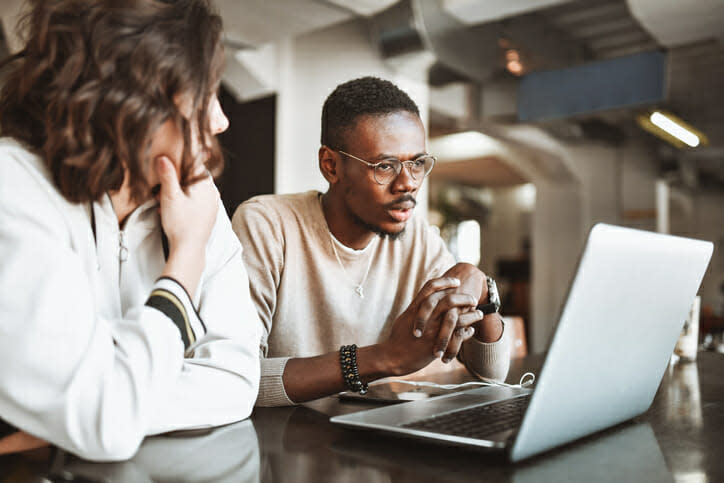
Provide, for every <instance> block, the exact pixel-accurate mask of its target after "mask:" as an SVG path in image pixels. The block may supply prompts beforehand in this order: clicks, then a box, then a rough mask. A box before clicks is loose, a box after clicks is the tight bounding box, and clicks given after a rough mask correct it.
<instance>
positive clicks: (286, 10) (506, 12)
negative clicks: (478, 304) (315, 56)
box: [0, 0, 724, 189]
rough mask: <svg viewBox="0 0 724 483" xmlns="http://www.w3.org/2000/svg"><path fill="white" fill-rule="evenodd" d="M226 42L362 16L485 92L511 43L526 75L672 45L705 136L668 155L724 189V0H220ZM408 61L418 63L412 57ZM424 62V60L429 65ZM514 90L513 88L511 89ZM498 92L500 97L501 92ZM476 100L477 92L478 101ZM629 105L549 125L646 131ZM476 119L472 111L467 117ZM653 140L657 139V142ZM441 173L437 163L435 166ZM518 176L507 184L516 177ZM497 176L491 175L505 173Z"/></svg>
mask: <svg viewBox="0 0 724 483" xmlns="http://www.w3.org/2000/svg"><path fill="white" fill-rule="evenodd" d="M20 3H21V0H3V2H0V16H1V17H2V20H3V24H4V26H5V31H6V33H7V34H8V37H9V38H8V44H9V46H10V48H11V50H13V47H14V44H15V43H16V42H15V39H13V38H12V35H11V33H10V30H9V28H8V26H9V25H11V24H12V22H13V20H14V13H15V11H16V10H17V7H18V5H19V4H20ZM215 3H216V5H217V6H218V8H219V10H220V12H221V14H222V16H223V18H224V23H225V29H226V31H225V37H226V43H227V46H228V47H229V48H230V50H239V51H247V52H252V51H254V50H259V49H258V48H259V47H262V46H263V45H265V44H268V43H270V42H274V41H278V40H281V39H283V38H290V37H294V36H298V35H301V34H304V33H308V32H312V31H314V30H318V29H322V28H325V27H328V26H331V25H334V24H337V23H340V22H344V21H348V20H352V19H355V18H356V19H363V20H364V21H366V22H367V23H368V25H369V28H370V32H371V34H372V37H371V38H372V39H373V42H375V43H376V44H377V47H378V48H379V50H380V53H381V55H382V56H383V57H385V58H386V59H387V60H388V61H389V63H390V65H391V66H393V67H395V66H397V67H398V68H399V65H402V63H401V62H396V59H398V58H399V56H400V55H408V56H409V55H410V54H415V52H419V53H420V54H421V55H426V56H428V57H429V56H430V54H432V56H433V57H434V63H433V64H432V67H431V68H429V69H428V70H426V71H425V72H422V73H415V72H412V73H410V74H411V75H415V74H418V75H424V76H425V78H426V79H427V80H428V81H429V82H430V83H431V85H433V86H445V85H446V84H449V83H454V82H464V83H468V84H469V85H473V86H475V87H476V88H479V89H480V92H479V93H478V94H477V96H476V95H473V96H469V97H470V98H471V99H473V100H476V97H478V98H482V97H485V96H486V95H487V94H488V93H489V91H490V90H491V89H492V88H493V87H495V86H500V85H503V86H505V85H506V84H508V85H513V86H514V85H515V83H516V82H518V77H516V76H514V75H512V74H511V73H510V72H509V71H508V70H506V65H507V64H506V63H507V59H506V51H508V50H510V49H515V50H516V51H517V52H519V54H520V60H521V64H522V68H523V71H522V74H526V73H528V72H533V71H540V70H550V69H560V68H564V67H568V66H574V65H578V64H581V63H586V62H595V61H599V60H602V59H611V58H616V57H620V56H624V55H628V54H634V53H637V52H646V51H651V50H654V49H662V50H664V51H665V52H667V59H668V62H667V69H668V70H667V79H666V80H667V87H668V92H667V97H666V100H665V102H664V103H662V104H663V106H661V107H665V108H667V109H668V110H670V111H672V112H673V113H674V114H676V115H678V116H679V117H681V118H682V119H684V120H686V121H687V122H689V123H691V124H692V125H694V126H695V127H697V128H698V129H700V130H701V131H703V132H704V133H705V134H706V135H707V136H708V138H709V141H710V144H709V146H707V147H702V148H697V149H693V150H688V151H686V152H679V151H676V150H672V151H670V154H669V157H675V158H677V159H680V160H685V162H686V163H688V164H689V165H692V164H693V165H695V166H696V168H697V169H699V170H701V172H702V173H704V177H705V178H711V179H714V180H718V182H719V183H720V184H721V186H722V187H723V189H724V89H722V81H721V79H724V48H723V44H724V29H723V28H722V26H724V1H722V0H516V1H515V2H511V1H509V0H485V1H481V0H273V1H269V0H216V2H215ZM405 65H415V64H414V63H405ZM421 65H426V66H429V62H428V63H424V64H421ZM514 90H515V89H514V88H513V89H511V88H507V91H508V92H514ZM499 97H500V96H499ZM476 101H479V99H477V100H476ZM509 104H510V109H509V112H507V113H506V109H505V106H502V109H499V110H498V112H496V113H495V114H494V115H490V114H489V113H488V112H486V111H485V109H482V110H481V109H480V108H479V106H475V107H473V108H471V112H473V113H474V115H477V116H479V118H480V119H479V120H480V121H485V122H490V121H495V122H511V121H514V120H515V98H514V97H513V96H511V100H510V101H509ZM633 114H634V111H633V109H632V110H626V109H624V110H617V111H616V112H608V113H592V114H591V115H590V116H579V117H577V118H576V119H570V120H563V121H559V122H552V123H548V124H545V123H544V124H543V127H544V128H546V129H548V130H549V132H551V133H553V134H554V135H558V136H563V137H571V136H572V137H576V136H578V137H582V138H586V137H589V136H591V137H593V138H596V137H599V138H600V139H603V140H615V139H618V138H620V137H621V136H625V135H626V134H627V133H631V132H635V133H637V134H636V135H641V133H640V131H639V130H638V128H636V127H635V125H634V124H633V121H632V119H633V117H634V115H633ZM468 117H469V116H468ZM430 123H431V125H430V130H431V133H441V132H446V131H450V130H460V129H461V128H464V127H465V123H467V124H470V119H469V118H468V119H465V120H461V119H455V118H451V117H450V116H448V115H445V114H442V113H440V112H435V110H434V106H433V111H432V112H431V113H430ZM652 141H653V140H652ZM436 171H437V169H436ZM516 179H517V178H516V177H515V176H511V178H510V180H511V182H517V181H516ZM499 181H500V180H497V181H496V182H499Z"/></svg>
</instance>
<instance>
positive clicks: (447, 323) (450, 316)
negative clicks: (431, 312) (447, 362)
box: [433, 308, 460, 357]
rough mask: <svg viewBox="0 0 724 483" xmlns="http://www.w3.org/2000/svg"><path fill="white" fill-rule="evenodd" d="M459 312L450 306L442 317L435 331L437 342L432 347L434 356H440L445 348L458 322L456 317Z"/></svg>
mask: <svg viewBox="0 0 724 483" xmlns="http://www.w3.org/2000/svg"><path fill="white" fill-rule="evenodd" d="M459 315H460V312H459V311H458V309H457V308H452V309H450V310H448V311H447V312H445V316H444V317H443V318H442V323H441V324H440V330H439V331H438V333H437V342H436V343H435V347H434V348H433V354H435V357H442V355H443V353H444V351H445V349H446V348H447V345H448V342H450V338H451V337H452V335H453V332H454V331H455V326H456V325H457V323H458V317H459Z"/></svg>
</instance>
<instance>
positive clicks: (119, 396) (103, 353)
mask: <svg viewBox="0 0 724 483" xmlns="http://www.w3.org/2000/svg"><path fill="white" fill-rule="evenodd" d="M7 158H8V157H6V156H3V159H2V163H0V259H1V260H2V263H0V368H2V369H0V414H2V418H3V419H4V420H6V421H7V422H9V423H10V424H12V425H14V426H17V427H18V428H20V429H23V430H25V431H27V432H28V433H30V434H33V435H34V436H37V437H39V438H42V439H45V440H48V441H50V442H51V443H53V444H56V445H58V446H60V447H62V448H64V449H67V450H69V451H71V452H73V453H76V454H78V455H80V456H82V457H84V458H87V459H94V460H119V459H126V458H129V457H130V456H131V455H132V454H133V453H134V452H135V451H136V449H137V448H138V446H139V444H140V443H141V441H142V439H143V437H144V436H145V435H146V431H147V428H148V426H149V422H150V420H151V418H152V414H153V413H154V412H155V411H156V410H157V408H158V406H159V403H160V401H161V400H162V397H161V395H163V394H165V393H167V392H168V391H170V390H171V388H172V387H173V385H174V383H175V380H176V379H177V378H178V377H179V375H180V373H181V370H182V366H183V354H184V344H183V341H182V338H181V335H180V332H179V330H178V328H177V326H176V325H175V324H174V323H173V322H172V320H171V319H170V318H169V317H168V316H167V315H166V314H164V312H162V311H160V310H158V309H156V308H154V307H150V306H139V307H136V308H134V309H132V310H130V311H129V312H128V313H127V315H126V317H125V319H123V320H114V321H111V320H107V319H104V318H103V317H102V316H100V315H99V313H100V312H99V311H98V307H96V306H95V302H94V297H93V296H92V293H93V287H92V285H91V282H90V280H89V278H88V275H87V272H86V271H85V269H84V264H83V260H82V259H81V258H80V257H79V256H78V254H77V253H76V252H75V249H74V248H73V247H72V246H71V243H69V235H68V227H67V226H66V224H65V221H64V219H63V213H62V212H61V211H60V210H59V209H58V207H57V204H56V203H54V202H53V201H51V198H50V197H49V196H48V195H47V193H46V192H44V191H43V189H42V188H41V187H40V186H39V184H38V182H37V181H36V180H35V179H34V178H33V177H32V176H31V175H30V174H29V172H28V171H27V169H26V168H24V167H23V166H21V164H20V163H18V162H14V161H13V160H12V159H7ZM89 236H90V230H89ZM155 288H157V287H155ZM155 288H154V289H155Z"/></svg>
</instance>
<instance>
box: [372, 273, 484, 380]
mask: <svg viewBox="0 0 724 483" xmlns="http://www.w3.org/2000/svg"><path fill="white" fill-rule="evenodd" d="M459 286H460V280H459V279H457V278H453V277H441V278H437V279H433V280H430V281H428V282H427V283H426V284H425V285H424V286H423V287H422V289H421V290H420V292H419V293H418V294H417V296H415V298H414V299H413V300H412V302H411V303H410V305H409V306H408V307H407V309H406V310H405V311H404V312H403V313H402V314H401V315H400V316H399V317H398V318H397V319H396V320H395V323H394V325H393V326H392V331H391V333H390V337H389V339H388V340H387V341H385V342H384V343H382V344H381V346H382V347H381V348H382V349H383V353H384V355H385V358H386V359H387V366H388V367H389V372H391V373H392V374H394V375H404V374H409V373H411V372H414V371H417V370H419V369H422V368H423V367H425V366H427V365H428V364H429V363H430V362H432V361H433V360H434V359H435V358H436V357H442V356H443V354H444V349H445V347H446V346H447V345H448V344H447V342H446V343H445V346H443V347H442V349H439V350H433V346H435V342H436V341H437V340H438V334H439V332H440V330H441V327H442V326H446V327H448V326H452V327H453V328H454V327H459V328H460V329H461V330H460V332H459V333H458V335H457V336H455V337H454V339H455V340H456V341H457V339H458V338H461V339H462V340H464V339H467V338H470V337H471V336H472V335H473V330H472V327H470V326H471V325H472V324H473V323H475V322H477V321H479V320H481V319H482V318H483V314H482V313H481V312H480V311H477V310H469V309H470V307H471V306H472V307H475V306H476V305H477V299H475V298H474V297H472V296H471V295H468V294H465V293H458V292H454V291H451V289H455V288H456V287H459ZM460 309H466V310H465V311H463V310H460ZM430 321H432V323H430ZM420 326H422V327H423V330H422V331H421V332H420V333H419V335H418V334H417V333H416V332H415V333H414V334H413V328H417V327H420ZM462 340H460V341H459V342H458V347H459V344H460V343H462ZM455 353H457V351H456V352H455ZM453 357H454V354H453Z"/></svg>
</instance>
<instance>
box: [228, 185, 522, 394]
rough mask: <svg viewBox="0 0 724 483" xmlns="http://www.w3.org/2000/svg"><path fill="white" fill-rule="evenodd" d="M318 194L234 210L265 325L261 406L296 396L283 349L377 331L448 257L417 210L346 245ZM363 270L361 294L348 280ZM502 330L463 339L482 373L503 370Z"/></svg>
mask: <svg viewBox="0 0 724 483" xmlns="http://www.w3.org/2000/svg"><path fill="white" fill-rule="evenodd" d="M319 195H320V194H319V193H318V192H316V191H309V192H306V193H297V194H291V195H263V196H257V197H255V198H252V199H250V200H248V201H246V202H244V203H243V204H241V205H240V206H239V208H237V210H236V213H234V216H233V219H232V226H233V228H234V231H235V232H236V234H237V236H238V237H239V239H240V240H241V244H242V246H243V247H244V251H243V255H244V262H245V263H246V267H247V270H248V272H249V283H250V286H251V287H250V288H251V296H252V300H253V301H254V303H255V304H256V307H257V310H258V312H259V316H260V319H261V322H262V324H263V326H264V327H263V335H262V339H261V347H260V352H261V357H262V361H261V371H262V375H261V384H260V390H259V397H258V399H257V405H259V406H280V405H290V404H294V402H292V401H291V400H290V399H289V398H288V397H287V395H286V392H285V391H284V384H283V382H282V374H283V373H284V366H285V364H286V362H287V360H288V359H289V358H292V357H309V356H315V355H319V354H323V353H327V352H332V351H336V350H339V347H340V346H341V345H344V344H353V343H354V344H357V345H358V346H365V345H370V344H375V343H377V342H380V341H383V340H385V339H386V338H387V337H388V333H389V330H390V328H391V327H392V324H393V322H394V321H395V319H396V318H397V317H398V315H399V314H401V313H402V312H403V311H404V310H405V309H406V308H407V306H408V305H409V303H410V302H411V301H412V299H413V298H414V296H415V295H416V294H417V292H418V291H419V290H420V288H421V287H422V286H423V285H424V283H425V282H426V281H427V280H429V279H431V278H434V277H438V276H440V275H442V274H443V273H444V272H445V271H447V269H449V268H450V267H452V266H453V265H454V264H455V260H454V258H453V257H452V255H451V254H450V252H449V251H448V250H447V248H446V247H445V243H444V241H443V240H442V239H441V238H440V237H439V236H438V235H437V234H436V233H435V232H434V231H432V230H431V229H430V227H429V225H428V224H427V222H425V220H423V219H422V218H421V217H417V216H413V217H412V219H411V220H410V221H409V222H408V224H407V228H406V231H405V233H404V235H403V236H402V237H401V238H400V239H398V240H394V241H393V240H390V239H387V238H386V239H381V238H379V237H375V238H374V239H373V240H372V242H370V244H369V245H367V247H365V248H364V249H362V250H353V249H350V248H348V247H346V246H345V245H343V244H342V243H340V242H339V241H337V240H336V239H335V238H334V237H333V236H332V235H331V233H330V232H329V229H328V228H327V223H326V221H325V219H324V215H323V213H322V208H321V204H320V201H319ZM332 243H334V245H335V248H336V251H337V254H338V255H339V258H340V260H339V261H338V260H337V257H336V256H335V252H334V250H333V248H332ZM340 261H341V263H342V265H343V266H340ZM368 267H369V268H368ZM366 272H367V273H366ZM365 273H366V277H365ZM363 280H364V283H363V288H364V298H360V297H359V295H358V294H357V293H356V292H355V287H356V286H357V285H358V284H360V282H362V281H363ZM508 339H509V338H508V337H506V334H504V337H502V338H501V340H500V341H498V342H495V343H491V344H484V343H481V342H479V341H477V340H472V339H471V340H470V341H468V342H467V343H466V344H465V346H464V348H463V352H464V354H465V357H464V362H465V363H466V365H467V366H468V368H469V369H472V371H474V372H475V373H477V374H478V375H480V376H484V377H489V378H494V379H503V378H505V376H506V374H507V371H508V365H509V361H510V346H511V344H510V342H509V340H508Z"/></svg>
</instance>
